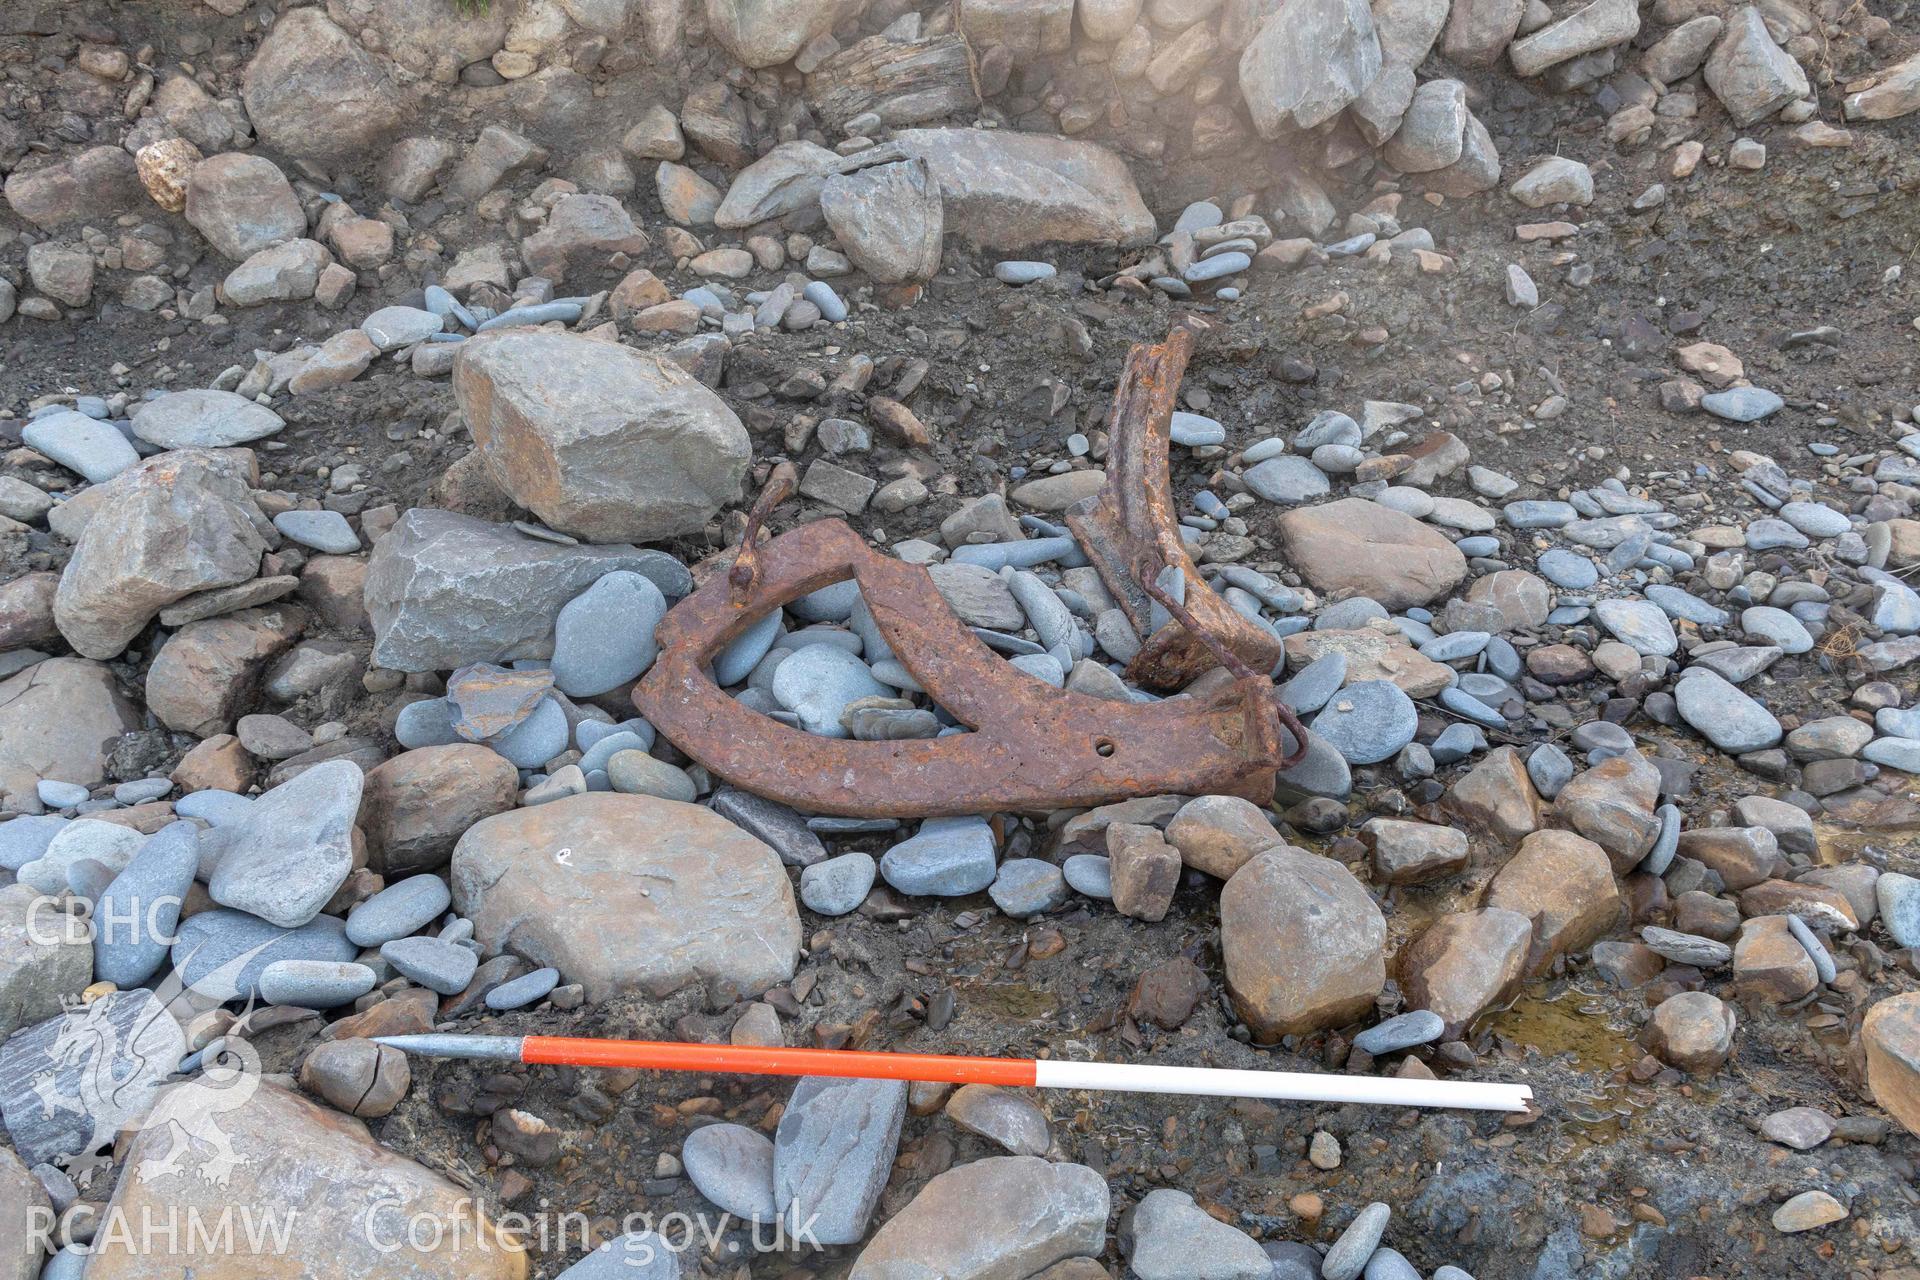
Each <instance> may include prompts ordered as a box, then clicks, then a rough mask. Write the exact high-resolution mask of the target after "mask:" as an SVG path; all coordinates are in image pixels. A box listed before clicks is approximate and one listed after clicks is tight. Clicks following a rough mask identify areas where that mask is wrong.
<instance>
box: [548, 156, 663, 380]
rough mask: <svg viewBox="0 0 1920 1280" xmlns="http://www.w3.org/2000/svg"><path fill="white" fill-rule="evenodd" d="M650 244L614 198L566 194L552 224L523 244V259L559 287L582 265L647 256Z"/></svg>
mask: <svg viewBox="0 0 1920 1280" xmlns="http://www.w3.org/2000/svg"><path fill="white" fill-rule="evenodd" d="M647 244H648V241H647V237H646V236H645V234H643V233H642V232H641V230H640V228H638V227H636V226H635V225H634V224H633V217H632V215H631V214H629V213H628V212H627V211H626V208H625V207H624V206H622V205H621V203H620V202H619V201H618V200H616V199H614V198H613V197H612V196H603V195H594V194H584V195H566V196H561V197H560V198H559V199H558V200H556V201H554V204H553V210H552V212H551V213H549V214H548V215H547V224H546V225H545V226H544V227H542V228H540V230H538V231H536V232H534V233H533V234H532V235H530V236H528V237H527V238H526V239H525V240H522V241H521V242H520V256H521V257H522V258H524V259H525V260H526V263H527V266H528V268H530V269H531V270H534V271H537V272H539V273H540V274H541V275H543V276H545V277H547V278H548V279H550V280H552V281H554V282H555V283H559V282H560V281H563V280H565V279H566V278H567V275H568V273H569V272H570V271H571V270H572V269H573V268H575V267H576V266H598V265H600V264H602V263H604V262H605V261H606V260H607V259H608V258H610V257H612V256H613V255H614V254H616V253H623V254H626V255H628V256H629V257H632V256H635V255H638V254H641V253H645V252H646V250H647ZM604 345H609V346H611V345H612V344H611V343H608V344H604ZM614 349H615V350H616V351H617V350H620V348H618V347H615V348H614Z"/></svg>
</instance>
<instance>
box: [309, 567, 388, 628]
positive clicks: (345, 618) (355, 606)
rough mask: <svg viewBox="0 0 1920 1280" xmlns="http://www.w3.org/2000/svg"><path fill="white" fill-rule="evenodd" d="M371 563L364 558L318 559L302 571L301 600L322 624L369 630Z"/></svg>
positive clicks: (331, 626) (332, 626)
mask: <svg viewBox="0 0 1920 1280" xmlns="http://www.w3.org/2000/svg"><path fill="white" fill-rule="evenodd" d="M366 583H367V562H366V559H365V557H363V556H314V557H313V558H312V559H310V560H308V561H307V563H306V564H305V565H304V566H303V567H302V568H301V570H300V592H299V595H300V599H301V600H302V601H304V602H305V603H306V604H307V605H308V606H309V607H310V608H311V609H312V610H313V612H314V616H315V617H316V618H317V619H318V620H319V622H320V624H321V625H322V626H325V627H329V628H332V629H334V630H338V631H366V630H368V629H369V627H370V626H371V624H370V623H369V622H368V621H367V605H366V601H365V599H364V598H363V596H364V592H365V588H366Z"/></svg>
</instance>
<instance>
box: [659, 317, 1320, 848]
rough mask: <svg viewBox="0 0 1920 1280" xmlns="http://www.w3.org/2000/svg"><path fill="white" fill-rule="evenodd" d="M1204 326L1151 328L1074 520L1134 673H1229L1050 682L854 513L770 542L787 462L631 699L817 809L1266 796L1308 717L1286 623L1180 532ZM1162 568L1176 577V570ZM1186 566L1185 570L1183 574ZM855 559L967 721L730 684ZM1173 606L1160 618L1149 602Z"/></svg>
mask: <svg viewBox="0 0 1920 1280" xmlns="http://www.w3.org/2000/svg"><path fill="white" fill-rule="evenodd" d="M1192 351H1193V335H1192V333H1191V331H1189V330H1188V329H1186V328H1178V329H1175V330H1174V331H1173V333H1172V334H1171V335H1170V336H1169V337H1168V339H1167V341H1166V342H1164V343H1161V344H1159V345H1156V346H1138V347H1135V348H1134V349H1133V351H1132V352H1131V353H1130V354H1129V355H1128V358H1127V367H1126V372H1125V374H1124V375H1123V376H1122V378H1121V381H1120V387H1119V390H1118V392H1117V393H1116V394H1115V397H1114V411H1113V422H1112V440H1113V444H1112V449H1111V452H1110V453H1109V457H1108V464H1107V482H1106V486H1105V488H1103V489H1102V491H1101V492H1100V493H1099V494H1097V495H1095V496H1094V497H1093V498H1090V499H1088V500H1087V501H1085V502H1083V503H1081V504H1079V505H1078V506H1076V507H1075V508H1074V509H1073V511H1071V512H1070V513H1069V514H1068V517H1067V519H1068V523H1069V524H1070V525H1071V526H1072V527H1073V530H1074V533H1075V534H1076V535H1077V536H1078V537H1079V539H1080V541H1081V542H1082V544H1083V545H1084V546H1085V547H1086V549H1087V554H1088V555H1089V557H1090V558H1091V559H1092V560H1093V562H1094V564H1095V565H1096V566H1098V569H1099V572H1100V576H1101V577H1102V579H1103V580H1104V581H1105V582H1106V583H1107V586H1108V587H1109V588H1110V589H1111V590H1112V592H1113V594H1114V597H1115V598H1116V599H1117V600H1120V601H1122V602H1123V604H1124V607H1125V608H1126V611H1127V615H1128V617H1129V618H1131V619H1132V620H1133V622H1134V625H1135V627H1136V629H1137V630H1139V632H1140V633H1141V634H1142V635H1143V636H1145V637H1146V642H1145V644H1144V646H1143V647H1142V649H1141V652H1140V655H1139V656H1138V657H1137V658H1136V659H1135V660H1134V662H1133V663H1132V664H1131V666H1130V667H1129V668H1128V673H1129V674H1130V675H1132V676H1133V677H1134V678H1135V680H1136V681H1137V682H1139V683H1141V684H1144V685H1147V686H1149V687H1153V688H1160V689H1178V688H1181V687H1184V686H1185V685H1186V684H1188V683H1189V682H1191V681H1192V680H1193V679H1194V677H1195V676H1198V675H1201V674H1203V673H1205V672H1207V671H1209V670H1211V669H1213V668H1214V667H1215V666H1220V667H1224V668H1226V670H1227V672H1228V673H1229V674H1230V675H1231V676H1232V679H1231V681H1230V682H1227V683H1224V684H1214V685H1213V686H1212V687H1211V689H1210V691H1207V692H1196V693H1194V694H1191V695H1185V696H1180V697H1175V698H1169V699H1166V700H1165V701H1161V702H1152V703H1126V702H1109V701H1106V700H1104V699H1100V698H1090V697H1086V696H1085V695H1082V694H1077V693H1069V692H1067V691H1066V690H1064V689H1056V688H1054V687H1052V686H1051V685H1048V684H1046V683H1044V682H1042V681H1040V680H1036V679H1034V678H1033V677H1031V676H1029V675H1027V674H1026V673H1025V672H1023V671H1021V670H1020V669H1019V668H1017V667H1014V666H1012V665H1011V664H1009V663H1007V662H1005V661H1004V660H1002V659H1001V658H1000V656H999V655H997V654H995V653H994V652H993V651H992V650H990V649H988V648H987V646H986V645H985V644H983V643H982V642H981V641H980V639H979V638H978V637H976V636H975V635H974V634H973V632H972V631H970V630H968V628H967V627H966V626H965V625H964V624H962V623H961V621H960V620H959V619H958V618H956V617H955V616H954V615H953V612H952V611H951V610H949V609H948V608H947V604H946V601H945V600H944V599H943V598H942V597H941V595H940V591H939V588H937V587H936V586H934V583H933V579H932V578H931V577H930V576H929V575H928V574H927V571H926V570H925V569H923V568H921V567H920V566H918V565H911V564H907V563H905V562H904V561H901V560H896V559H894V558H893V557H891V556H888V555H885V554H883V553H881V552H879V551H876V550H874V549H873V548H872V547H869V546H868V545H867V543H866V542H865V540H864V539H862V538H861V536H860V535H859V534H858V533H856V532H855V531H854V530H853V529H852V528H851V527H849V526H848V525H847V524H846V523H845V522H844V521H840V520H822V521H819V522H817V523H815V524H810V525H807V526H805V527H803V528H799V529H795V530H793V531H792V532H790V533H785V534H782V535H781V536H779V537H777V538H774V539H772V540H771V541H769V542H764V543H763V542H761V541H760V540H759V532H760V527H761V526H762V525H763V524H764V523H765V522H766V519H767V517H768V515H769V514H770V513H771V512H772V511H773V509H774V507H775V506H777V505H778V504H779V503H781V502H782V501H784V500H785V499H786V498H787V497H788V496H789V495H790V494H791V493H792V492H793V491H794V487H795V480H796V473H795V471H794V468H793V466H792V464H791V463H781V464H780V465H779V466H778V467H776V468H774V470H773V472H772V474H771V475H770V476H769V477H768V479H767V483H766V486H765V488H764V489H763V490H762V492H761V494H760V497H759V499H758V500H757V501H756V502H755V503H754V506H753V510H752V512H751V513H750V514H749V515H748V518H747V524H746V530H745V533H744V535H743V537H742V539H741V544H740V550H739V552H738V553H737V554H736V556H735V557H734V562H733V564H732V565H730V566H729V567H728V569H727V571H726V573H724V574H718V573H716V574H713V575H712V576H710V577H709V578H708V579H707V580H706V581H705V582H703V583H702V584H701V586H700V587H699V589H698V590H696V591H695V592H694V593H693V594H692V595H690V596H688V597H687V598H686V599H684V600H682V601H681V602H680V603H679V604H678V605H676V606H675V607H674V609H673V611H672V612H671V613H669V614H668V615H667V617H666V620H665V621H664V622H662V623H661V624H660V627H659V629H658V630H657V631H656V632H655V633H654V636H655V639H656V640H658V641H659V644H660V656H659V658H658V659H657V660H656V661H655V663H654V665H653V669H652V670H651V671H649V672H648V673H647V676H646V678H645V679H644V680H642V681H641V682H640V684H639V685H638V686H637V687H636V688H635V689H634V692H633V701H634V705H635V706H636V707H638V708H639V710H640V712H641V714H643V715H645V716H646V717H647V719H648V720H650V721H652V722H653V725H654V727H655V728H657V729H658V730H659V731H660V732H661V733H663V734H665V735H666V737H667V740H668V741H670V742H672V743H673V744H674V745H675V746H676V747H678V748H680V750H682V751H684V752H686V754H687V755H689V756H691V757H692V758H693V759H695V760H697V761H699V762H700V763H701V764H703V765H705V766H706V767H707V768H708V769H709V770H710V771H711V772H713V773H715V774H717V775H719V776H720V777H722V778H725V779H726V780H727V781H728V782H731V783H732V784H734V785H735V786H738V787H743V788H745V789H746V790H748V791H751V792H754V793H755V794H757V795H762V796H766V797H768V798H770V799H774V800H780V801H783V802H785V803H787V804H790V805H792V806H793V807H794V808H796V809H799V810H801V811H803V812H806V813H816V814H835V815H840V816H846V817H889V818H906V817H941V816H951V815H955V814H968V813H997V812H1002V811H1007V810H1016V811H1017V810H1049V809H1060V808H1079V807H1084V806H1091V805H1099V804H1109V803H1112V802H1114V801H1117V800H1125V799H1130V798H1132V797H1135V796H1148V795H1163V794H1168V793H1186V794H1215V795H1221V794H1225V795H1238V796H1243V797H1245V798H1246V799H1248V800H1251V801H1253V802H1254V803H1256V804H1260V805H1265V804H1268V803H1269V802H1271V800H1272V799H1273V782H1274V775H1275V773H1276V772H1277V771H1278V770H1280V769H1284V768H1288V767H1290V766H1292V765H1293V764H1294V763H1296V762H1297V761H1298V760H1299V759H1300V757H1301V756H1303V755H1304V754H1305V751H1306V745H1305V744H1306V732H1305V730H1304V729H1302V728H1301V725H1300V722H1299V720H1297V719H1296V718H1295V717H1294V715H1293V713H1292V711H1291V710H1289V709H1288V708H1287V707H1286V706H1285V705H1284V704H1282V703H1281V702H1280V701H1279V699H1278V698H1276V697H1275V696H1274V690H1273V681H1272V679H1271V678H1270V677H1269V676H1268V674H1267V673H1268V672H1269V671H1271V670H1272V668H1273V666H1274V664H1275V663H1276V662H1277V661H1278V660H1279V656H1280V642H1279V640H1278V639H1276V638H1275V637H1274V636H1273V635H1272V634H1271V633H1270V632H1268V631H1265V630H1264V629H1262V628H1260V627H1259V626H1257V625H1255V624H1254V623H1252V622H1249V621H1248V620H1247V619H1246V618H1243V617H1242V616H1241V615H1240V614H1239V613H1237V612H1236V611H1235V610H1234V609H1233V607H1232V606H1230V605H1228V604H1227V603H1226V601H1224V600H1222V599H1221V598H1220V597H1219V596H1217V595H1215V594H1214V593H1213V590H1212V589H1211V588H1210V587H1208V586H1207V584H1206V582H1205V581H1204V580H1202V579H1201V577H1200V573H1199V571H1198V570H1197V569H1196V568H1195V567H1194V564H1193V561H1192V560H1191V559H1189V558H1188V556H1187V553H1186V549H1185V547H1183V546H1182V544H1181V541H1180V532H1179V524H1178V521H1177V520H1176V519H1175V516H1174V507H1173V496H1172V492H1171V488H1170V485H1169V482H1168V478H1167V449H1168V443H1169V431H1170V430H1171V427H1172V419H1173V396H1174V392H1175V390H1176V389H1177V388H1178V387H1179V385H1180V375H1181V374H1182V373H1183V372H1184V371H1185V369H1186V365H1187V360H1188V357H1189V356H1190V355H1191V354H1192ZM1163 574H1164V575H1166V577H1165V578H1162V575H1163ZM1174 575H1178V578H1179V579H1181V580H1183V581H1176V580H1175V578H1174ZM848 578H852V579H855V580H857V581H858V583H859V585H860V593H861V595H862V596H863V597H864V598H865V600H866V604H867V609H868V611H869V612H870V613H871V614H872V615H873V620H874V624H875V625H876V626H878V627H879V629H880V633H881V634H882V635H883V636H885V637H886V641H887V644H888V646H889V647H890V648H891V649H892V650H893V654H894V657H895V658H897V659H898V660H899V661H900V662H901V663H902V664H903V665H904V666H905V667H906V668H907V670H908V671H910V672H911V673H912V674H913V677H914V679H915V680H917V681H918V682H919V683H920V685H921V687H922V688H924V689H925V690H926V691H927V694H928V696H930V697H931V698H932V699H933V700H934V702H935V703H937V704H938V705H939V706H941V707H942V708H944V709H945V710H946V711H947V712H948V714H950V715H951V716H953V718H954V719H955V720H957V721H959V722H960V723H961V724H962V725H964V726H966V727H967V729H969V730H970V732H967V733H961V734H949V735H948V736H946V737H943V738H931V739H914V740H907V741H899V742H857V741H850V740H846V739H836V738H823V737H818V736H815V735H813V734H808V733H803V732H801V731H800V730H798V729H794V728H790V727H788V726H786V725H784V724H781V723H780V722H778V721H776V720H773V719H770V718H769V717H767V716H764V715H761V714H760V713H759V712H757V711H754V710H752V709H751V708H749V707H746V706H743V705H741V704H740V703H739V702H738V701H736V700H735V699H733V698H730V697H728V696H727V694H726V693H725V692H724V691H722V690H721V689H720V688H719V687H718V686H717V685H715V684H714V682H713V677H712V675H711V673H710V669H711V664H712V661H713V659H714V657H715V655H717V654H718V653H719V652H720V651H721V650H722V649H724V648H726V646H727V645H729V644H731V643H732V642H733V641H734V640H735V639H737V638H738V637H739V636H740V635H741V634H742V633H743V632H745V631H746V630H747V628H749V627H750V626H752V625H753V624H754V622H756V621H757V620H759V619H760V618H762V617H764V616H766V614H767V613H768V611H769V610H773V609H778V608H780V607H782V606H783V605H786V604H788V603H790V602H792V601H794V600H797V599H799V598H800V597H801V596H803V595H806V594H808V593H809V592H813V591H818V590H819V589H820V588H822V587H826V586H830V585H832V584H833V583H836V582H843V581H845V580H847V579H848ZM1156 606H1158V607H1159V608H1160V609H1161V611H1162V612H1163V613H1164V614H1165V615H1166V617H1167V621H1166V623H1165V624H1164V625H1163V626H1161V627H1160V628H1158V630H1155V631H1152V633H1151V634H1149V631H1150V629H1151V627H1152V619H1153V618H1154V616H1155V615H1154V609H1155V607H1156Z"/></svg>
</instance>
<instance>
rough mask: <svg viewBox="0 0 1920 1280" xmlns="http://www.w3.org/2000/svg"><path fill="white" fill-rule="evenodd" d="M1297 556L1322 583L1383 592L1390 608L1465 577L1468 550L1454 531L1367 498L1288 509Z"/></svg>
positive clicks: (1292, 553)
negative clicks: (1452, 538)
mask: <svg viewBox="0 0 1920 1280" xmlns="http://www.w3.org/2000/svg"><path fill="white" fill-rule="evenodd" d="M1278 524H1279V530H1280V539H1281V542H1282V543H1283V544H1284V546H1285V550H1286V553H1287V556H1288V558H1289V559H1291V560H1292V561H1293V564H1294V566H1295V567H1296V568H1297V569H1299V570H1300V573H1301V574H1302V576H1304V577H1305V578H1306V579H1307V581H1308V582H1310V583H1312V584H1313V586H1314V588H1315V589H1317V590H1319V591H1324V592H1327V593H1329V594H1331V593H1333V592H1336V591H1345V592H1349V593H1351V594H1355V595H1363V596H1367V597H1369V598H1371V599H1374V600H1378V601H1379V602H1380V603H1381V604H1382V605H1384V606H1385V607H1386V608H1387V609H1389V610H1399V609H1405V608H1409V607H1411V606H1413V605H1423V604H1426V603H1427V602H1428V601H1429V600H1432V599H1434V598H1435V597H1437V596H1441V595H1444V594H1446V593H1447V592H1449V591H1451V590H1453V589H1454V588H1455V587H1456V586H1458V585H1460V580H1461V579H1462V578H1464V577H1466V576H1467V558H1466V557H1465V556H1463V555H1461V554H1460V551H1459V549H1458V548H1456V547H1455V546H1454V545H1453V543H1451V542H1449V541H1448V540H1447V538H1446V535H1444V534H1442V533H1441V532H1439V531H1438V530H1437V529H1434V528H1433V527H1432V526H1430V525H1426V524H1422V523H1421V522H1420V521H1418V520H1415V519H1414V518H1413V517H1412V516H1408V515H1403V514H1401V513H1400V512H1398V511H1395V510H1393V509H1392V508H1391V507H1383V506H1381V505H1380V504H1379V503H1377V502H1368V501H1367V500H1366V499H1365V498H1342V499H1340V500H1339V501H1338V502H1329V503H1325V504H1323V505H1321V506H1317V507H1306V508H1302V509H1298V510H1293V511H1287V512H1284V513H1283V514H1282V515H1281V516H1280V518H1279V521H1278Z"/></svg>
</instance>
